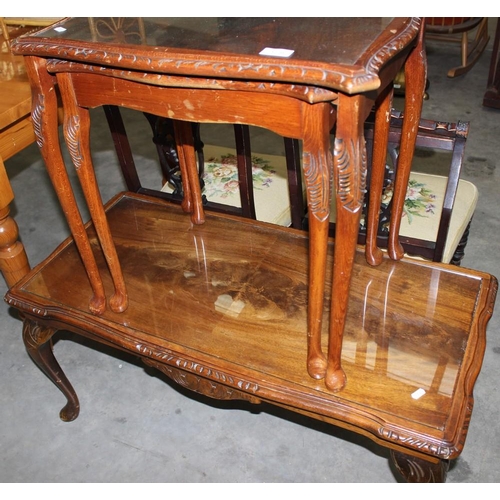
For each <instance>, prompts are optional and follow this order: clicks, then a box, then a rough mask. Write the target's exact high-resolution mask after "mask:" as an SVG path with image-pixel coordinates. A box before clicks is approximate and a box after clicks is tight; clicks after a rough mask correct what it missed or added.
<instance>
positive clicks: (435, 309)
mask: <svg viewBox="0 0 500 500" xmlns="http://www.w3.org/2000/svg"><path fill="white" fill-rule="evenodd" d="M107 214H108V220H109V224H110V227H111V232H112V234H113V239H114V241H115V242H116V247H117V252H118V255H119V258H120V261H121V262H122V266H123V272H124V276H125V280H126V282H127V285H128V292H129V307H128V309H127V310H126V311H125V312H123V313H115V312H113V311H110V310H107V311H105V312H104V313H103V314H102V315H101V316H96V315H94V314H92V313H91V312H90V311H89V310H88V307H87V304H88V297H89V295H90V294H91V293H92V290H91V288H90V285H89V282H88V279H87V277H86V273H85V269H84V267H83V265H82V262H81V260H80V257H79V254H78V251H77V250H76V248H75V244H74V242H73V240H72V239H71V238H70V239H68V240H67V241H66V242H64V243H62V245H61V246H60V247H59V248H58V249H57V250H56V251H55V252H54V253H53V254H52V255H51V256H50V257H49V258H48V259H47V260H46V261H44V262H43V263H41V264H40V265H39V266H38V267H37V268H36V269H35V270H34V272H32V273H31V274H30V276H29V277H27V278H25V279H23V280H21V282H19V284H17V285H16V286H14V287H13V288H12V289H11V290H10V291H9V292H8V295H7V301H8V302H9V304H11V305H12V306H15V307H16V308H18V309H19V310H21V311H22V312H23V315H24V316H25V317H26V322H25V341H26V343H27V346H28V350H29V351H30V354H31V355H32V356H33V358H34V359H38V360H39V359H40V357H41V358H43V359H44V360H45V361H42V362H41V365H42V368H44V369H45V371H46V372H47V373H49V374H50V373H52V374H53V380H54V382H55V383H56V384H57V385H59V386H61V383H62V382H61V381H62V380H63V379H64V377H63V373H62V370H60V369H59V368H57V367H54V365H53V364H51V362H48V361H47V359H48V358H47V352H46V351H47V349H49V345H50V342H49V341H50V338H51V337H52V335H53V334H54V333H55V331H56V330H58V329H63V330H70V331H73V332H76V333H80V334H82V335H85V336H89V337H90V338H93V339H97V340H98V341H99V342H104V343H106V344H109V345H111V346H114V347H116V348H119V349H125V350H127V351H129V352H132V353H135V354H136V355H137V356H139V357H141V358H142V359H143V360H144V362H145V363H147V364H148V365H151V366H153V367H155V368H157V369H159V370H161V371H162V372H163V373H165V374H166V375H167V376H169V377H171V378H172V379H173V380H175V381H176V382H178V383H180V384H181V385H184V386H185V387H187V388H189V389H192V390H194V391H197V392H201V393H203V394H206V395H209V396H211V397H215V398H220V399H246V400H249V401H252V402H255V403H257V402H259V401H267V402H271V403H275V404H279V405H282V406H285V407H288V408H290V409H292V410H293V411H297V412H300V413H304V414H306V415H310V416H312V417H314V418H319V419H321V420H326V421H329V422H332V423H334V424H337V425H341V426H343V427H347V428H349V429H353V430H355V431H356V432H359V433H362V434H364V435H367V436H369V437H370V438H372V439H373V440H375V441H376V442H378V443H380V444H382V445H384V446H388V447H390V448H392V449H395V450H396V451H398V452H399V453H403V455H404V456H405V457H406V458H405V459H404V460H405V461H408V460H410V461H411V460H417V459H418V457H419V458H420V459H421V460H424V461H425V460H427V461H431V462H432V460H433V458H434V459H440V460H448V459H452V458H455V457H456V456H458V455H459V454H460V452H461V450H462V448H463V446H464V441H465V436H466V432H467V425H468V420H469V418H470V414H471V411H472V404H473V399H472V387H473V385H474V382H475V379H476V377H477V375H478V373H479V370H480V367H481V360H482V353H483V351H484V348H485V326H486V323H487V321H488V319H489V317H490V315H491V313H492V307H493V303H494V299H495V292H496V280H495V279H494V278H492V277H491V276H490V275H488V274H486V273H481V272H476V271H470V270H462V269H460V268H456V267H455V266H445V265H439V264H426V263H423V262H418V261H412V260H410V261H400V262H394V261H392V260H390V259H389V258H388V257H385V258H384V260H383V262H382V263H381V264H380V265H379V266H376V267H374V266H370V265H368V264H367V263H366V261H365V259H364V257H363V253H362V250H361V249H360V250H358V252H357V253H356V258H355V264H354V271H353V286H352V287H351V291H350V296H349V310H348V314H347V321H346V334H345V338H344V347H343V352H342V358H343V366H344V369H345V371H346V373H347V377H348V380H349V383H348V384H347V385H346V387H345V389H344V390H343V391H341V392H339V393H332V392H331V391H329V390H328V389H327V388H326V387H325V386H324V384H322V383H321V382H320V381H317V380H314V379H312V378H311V377H310V376H309V375H308V373H307V369H306V363H305V359H306V349H305V342H304V337H305V335H306V325H307V283H308V277H307V267H308V238H307V235H306V234H304V233H303V232H301V231H298V230H293V229H288V228H277V227H276V226H272V225H270V224H266V223H258V222H255V221H253V222H252V221H248V220H247V221H245V220H243V219H239V218H236V217H234V216H229V215H223V214H222V215H216V214H207V223H206V224H204V225H193V224H192V223H191V221H190V219H189V217H188V216H187V215H186V214H185V213H184V212H183V211H182V209H181V208H180V207H179V206H178V205H176V204H171V203H170V202H166V201H163V200H158V199H151V198H150V197H145V196H141V195H134V194H123V195H119V196H117V197H116V198H115V199H114V200H112V201H111V202H110V203H109V208H108V211H107ZM88 233H89V239H90V242H91V245H92V247H93V249H94V250H95V253H96V259H97V264H98V267H99V270H100V272H101V275H102V276H103V281H104V287H105V289H106V290H108V291H111V290H113V281H112V278H111V276H110V274H109V271H108V268H107V265H106V262H105V259H104V258H103V256H102V253H101V252H100V251H98V248H99V241H98V238H97V235H96V232H95V229H94V227H93V226H92V225H90V227H88ZM329 246H330V250H331V247H332V246H333V240H330V242H329ZM329 255H331V252H329ZM329 259H330V257H329ZM330 294H331V281H330V280H327V286H326V297H325V301H324V315H325V316H328V314H329V304H330V300H329V296H330ZM186 311H189V314H186ZM325 325H326V322H325V324H324V326H323V331H322V342H323V343H327V342H328V329H327V327H326V326H325ZM49 352H50V349H49ZM62 390H63V392H64V393H65V394H66V395H67V397H68V401H69V403H68V406H67V407H66V408H65V409H64V411H63V414H62V417H63V418H65V419H68V420H71V419H73V418H76V416H77V414H78V410H79V403H78V399H77V397H76V394H75V393H74V391H73V390H72V389H71V386H70V385H69V383H68V385H64V386H63V387H62ZM408 454H409V455H410V457H408ZM411 457H413V458H411ZM415 457H417V458H415ZM400 461H403V459H401V460H400Z"/></svg>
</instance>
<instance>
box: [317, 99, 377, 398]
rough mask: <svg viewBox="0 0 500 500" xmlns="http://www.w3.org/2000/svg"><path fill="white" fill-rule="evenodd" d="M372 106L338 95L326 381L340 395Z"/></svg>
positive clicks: (343, 380)
mask: <svg viewBox="0 0 500 500" xmlns="http://www.w3.org/2000/svg"><path fill="white" fill-rule="evenodd" d="M371 105H372V101H370V100H369V99H367V98H365V97H363V96H361V95H354V96H349V95H345V94H339V99H338V104H337V129H336V133H335V145H334V157H333V174H334V181H335V187H336V192H337V197H336V208H337V219H336V223H335V254H334V261H333V280H332V299H331V309H330V337H329V345H328V368H327V373H326V379H325V383H326V386H327V387H328V388H329V389H330V390H332V391H339V390H341V389H342V388H343V387H344V386H345V384H346V376H345V373H344V370H343V369H342V366H341V351H342V337H343V334H344V325H345V319H346V314H347V306H348V302H349V287H350V284H351V274H352V268H353V264H354V256H355V252H356V243H357V239H358V231H359V220H360V216H361V212H362V208H363V200H364V192H365V186H366V168H367V165H366V147H365V139H364V122H365V119H366V117H367V116H368V113H369V111H370V108H371Z"/></svg>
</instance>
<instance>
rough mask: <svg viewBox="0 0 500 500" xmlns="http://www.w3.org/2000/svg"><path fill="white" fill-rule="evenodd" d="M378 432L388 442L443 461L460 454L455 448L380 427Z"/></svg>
mask: <svg viewBox="0 0 500 500" xmlns="http://www.w3.org/2000/svg"><path fill="white" fill-rule="evenodd" d="M378 432H379V434H380V435H381V436H382V437H384V438H385V439H387V440H390V441H395V442H397V443H398V444H402V445H404V446H406V447H408V448H414V449H417V450H419V451H422V452H425V453H428V454H430V455H433V456H435V457H439V458H441V459H449V458H451V457H452V456H453V455H454V454H455V453H456V452H458V450H457V449H455V448H453V447H450V446H443V445H437V444H435V443H430V442H429V441H425V440H423V439H420V438H417V437H415V436H404V435H402V434H400V433H398V432H395V431H394V430H393V429H388V428H385V427H380V428H379V430H378Z"/></svg>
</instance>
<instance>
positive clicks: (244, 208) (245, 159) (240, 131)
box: [234, 124, 257, 220]
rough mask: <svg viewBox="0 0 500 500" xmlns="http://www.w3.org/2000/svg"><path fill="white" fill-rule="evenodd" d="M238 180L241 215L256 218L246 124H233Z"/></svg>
mask: <svg viewBox="0 0 500 500" xmlns="http://www.w3.org/2000/svg"><path fill="white" fill-rule="evenodd" d="M234 137H235V141H236V158H237V168H238V181H239V183H240V198H241V212H242V215H243V217H247V218H249V219H254V220H255V219H257V215H256V213H255V200H254V193H253V175H252V151H251V147H250V129H249V127H248V125H238V124H237V125H234Z"/></svg>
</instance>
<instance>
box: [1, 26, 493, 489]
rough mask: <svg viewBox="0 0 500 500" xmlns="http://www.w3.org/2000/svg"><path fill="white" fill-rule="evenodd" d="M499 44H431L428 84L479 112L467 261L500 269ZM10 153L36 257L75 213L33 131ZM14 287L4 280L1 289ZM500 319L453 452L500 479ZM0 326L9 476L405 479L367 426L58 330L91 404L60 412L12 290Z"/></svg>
mask: <svg viewBox="0 0 500 500" xmlns="http://www.w3.org/2000/svg"><path fill="white" fill-rule="evenodd" d="M491 26H492V27H493V28H494V26H495V24H493V23H491ZM491 35H492V37H493V35H494V30H493V29H492V30H491ZM491 48H492V40H490V43H489V46H488V48H487V49H486V51H485V53H484V54H483V56H482V57H481V59H480V60H479V62H478V63H477V64H476V66H475V67H474V68H473V69H472V70H471V71H470V72H469V73H467V74H466V75H463V76H461V77H458V78H455V79H449V78H447V76H446V72H447V69H448V68H449V67H451V66H452V65H455V64H458V61H459V60H460V56H459V48H458V46H456V47H455V46H450V45H447V44H439V43H436V42H432V43H431V42H429V43H428V44H427V52H428V63H429V71H428V76H429V81H430V87H429V96H430V97H429V100H427V101H425V103H424V108H423V117H424V118H429V119H436V120H444V121H457V120H469V121H470V122H471V130H470V136H469V139H468V144H467V147H466V158H465V166H464V172H463V177H464V178H465V179H468V180H470V181H472V182H474V183H475V184H476V185H477V187H478V189H479V193H480V194H479V203H478V207H477V210H476V215H475V218H474V222H473V224H472V229H471V233H470V238H469V243H468V246H467V249H466V255H465V258H464V260H463V266H464V267H468V268H472V269H478V270H482V271H487V272H489V273H491V274H493V275H496V276H500V262H499V260H498V259H497V251H498V249H499V247H500V231H499V229H500V213H499V212H500V211H499V208H500V203H499V199H498V187H499V177H500V172H499V171H498V170H496V168H497V166H498V165H499V158H500V143H499V134H500V110H494V109H487V108H484V107H483V106H482V97H483V93H484V91H485V88H486V82H487V78H488V69H489V63H490V57H491ZM396 105H398V102H397V103H396ZM92 116H93V123H94V125H95V131H94V132H95V133H94V135H93V151H94V154H95V162H96V164H95V166H96V170H97V175H98V177H99V180H100V183H101V187H102V193H103V198H105V199H108V198H109V197H110V196H112V195H113V194H115V193H116V192H118V191H120V190H123V188H124V185H123V181H122V179H121V174H120V171H119V168H118V166H117V162H116V159H115V157H114V153H113V151H112V149H111V148H110V146H109V144H110V142H109V133H108V132H107V128H106V125H105V123H104V119H103V113H102V112H101V111H100V110H97V111H95V112H93V114H92ZM126 119H127V126H129V127H130V129H129V132H130V131H132V132H133V133H132V134H131V136H133V137H132V139H133V147H134V152H135V154H136V155H137V160H138V162H139V163H140V165H141V175H142V176H143V180H144V183H145V184H148V183H152V185H157V184H156V183H157V182H159V180H160V177H159V169H158V164H157V161H156V157H155V152H154V150H153V147H152V144H151V142H150V138H149V137H148V136H147V134H146V133H147V132H148V129H147V123H146V122H145V120H144V119H143V118H142V117H141V116H139V115H137V114H134V113H126ZM203 133H204V134H205V135H204V136H203V137H204V139H205V140H206V142H210V141H216V140H220V142H221V143H223V142H224V141H225V140H226V139H225V138H224V137H223V134H224V133H227V130H226V129H224V128H220V129H217V128H213V129H205V130H204V131H203ZM141 134H146V135H141ZM253 146H254V148H255V149H256V150H258V151H260V152H266V151H264V150H263V149H265V148H269V152H276V150H279V149H280V148H281V142H280V141H276V139H275V138H274V139H272V140H271V141H269V137H268V136H266V134H263V133H260V132H259V131H255V137H254V142H253ZM6 166H7V171H8V174H9V176H10V179H11V181H12V185H13V189H14V191H15V194H16V200H15V203H14V204H13V206H12V214H13V215H14V216H15V218H16V220H17V222H18V225H19V229H20V234H21V238H22V241H23V243H24V245H25V247H26V250H27V253H28V256H29V259H30V263H31V265H35V264H37V263H39V262H40V261H41V260H43V259H44V258H45V257H47V256H48V255H49V253H50V252H51V251H52V250H53V249H54V248H55V246H56V245H57V244H58V243H59V242H60V241H62V239H64V238H65V237H66V236H67V235H68V230H67V226H66V223H65V221H64V219H63V217H62V215H61V211H60V209H59V206H58V203H57V201H56V200H55V196H54V193H53V189H52V187H51V185H50V182H49V180H48V177H47V174H46V172H45V170H44V165H43V163H42V161H41V159H40V155H39V152H38V150H37V147H36V146H35V145H33V146H31V147H29V148H27V149H26V150H24V151H23V152H21V153H20V154H19V155H17V156H16V157H14V158H12V159H10V160H8V161H7V162H6ZM6 290H7V288H6V286H5V284H4V282H3V281H2V280H0V295H1V296H3V295H4V294H5V292H6ZM499 321H500V314H499V311H497V312H496V313H495V314H494V315H493V318H492V320H491V321H490V323H489V326H488V330H487V332H488V333H487V336H488V343H487V348H486V354H485V358H484V364H483V367H482V371H481V374H480V376H479V379H478V381H477V384H476V387H475V406H474V411H473V414H472V421H471V424H470V428H469V433H468V438H467V442H466V444H465V448H464V451H463V453H462V455H461V456H460V457H459V458H458V459H457V460H456V461H454V462H453V463H452V464H451V468H450V471H449V474H448V482H449V483H467V482H468V483H479V482H483V483H492V482H498V481H500V466H499V463H500V424H499V423H498V422H499V420H498V415H499V409H500V391H499V390H498V380H500V358H499V355H500V325H499ZM0 338H1V339H2V342H1V343H0V376H1V381H2V382H1V384H0V481H2V482H3V483H15V482H21V483H31V482H45V483H61V482H70V483H71V482H82V483H90V482H97V483H100V482H117V483H123V482H135V483H139V482H141V483H142V482H152V483H155V482H180V483H188V482H190V483H217V482H221V483H229V482H250V483H264V482H267V483H280V482H282V483H303V482H307V483H329V482H332V483H368V482H369V483H385V482H396V481H397V478H396V476H395V474H394V473H393V471H392V469H391V467H390V465H389V461H388V452H387V451H386V450H385V449H384V448H381V447H379V446H377V445H375V444H374V443H372V442H371V441H370V440H369V439H366V438H363V437H359V436H357V435H356V434H353V433H351V432H348V431H344V430H341V429H338V428H336V427H332V426H329V425H324V424H321V423H318V422H315V421H312V420H309V419H307V418H305V417H299V416H295V415H292V414H291V413H287V412H285V411H281V410H279V409H276V408H273V407H270V406H264V407H261V408H253V407H251V406H246V405H243V404H242V405H237V404H236V405H225V404H223V403H218V402H213V401H209V400H207V399H205V398H202V397H199V396H196V395H193V394H187V393H185V392H184V391H183V390H182V389H180V388H179V387H176V386H174V385H173V384H171V383H170V382H169V381H168V380H165V379H163V377H162V376H161V375H159V374H158V373H155V372H150V371H149V370H148V369H146V368H145V367H144V366H143V365H142V364H141V363H140V362H138V361H136V360H135V359H134V358H132V357H128V356H125V355H123V354H121V353H118V352H115V351H110V350H107V349H106V348H103V347H100V346H97V345H95V344H93V343H91V342H89V341H86V340H83V339H80V338H78V337H76V336H75V335H72V334H70V333H66V332H61V334H60V335H58V337H57V342H56V343H55V346H54V351H55V354H56V357H57V358H58V360H59V361H60V363H61V365H62V367H63V369H64V371H65V372H66V374H67V375H68V378H69V379H70V380H71V382H72V383H73V386H74V387H75V389H76V391H77V393H78V395H79V398H80V402H81V407H82V409H81V413H80V416H79V417H78V418H77V419H76V420H75V421H74V422H72V423H64V422H62V421H61V420H59V417H58V412H59V409H60V408H61V407H62V406H63V404H64V399H63V397H62V395H61V394H60V392H59V391H58V390H57V389H56V388H55V387H54V386H53V384H52V383H51V382H50V381H49V380H48V379H47V378H46V377H45V376H44V375H43V374H42V373H41V372H40V370H39V369H38V368H37V367H36V366H35V365H34V364H33V363H32V362H31V360H30V359H29V357H28V355H27V354H26V351H25V349H24V346H23V343H22V340H21V321H20V320H19V319H18V317H17V315H16V314H15V312H14V311H12V310H11V309H9V307H7V305H6V304H5V303H3V302H2V303H0Z"/></svg>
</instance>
